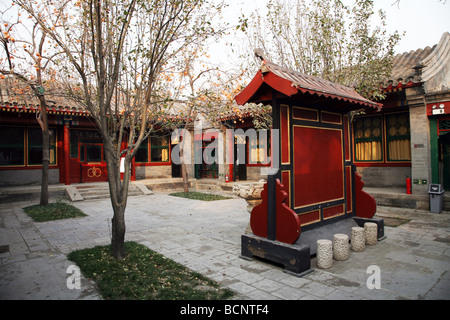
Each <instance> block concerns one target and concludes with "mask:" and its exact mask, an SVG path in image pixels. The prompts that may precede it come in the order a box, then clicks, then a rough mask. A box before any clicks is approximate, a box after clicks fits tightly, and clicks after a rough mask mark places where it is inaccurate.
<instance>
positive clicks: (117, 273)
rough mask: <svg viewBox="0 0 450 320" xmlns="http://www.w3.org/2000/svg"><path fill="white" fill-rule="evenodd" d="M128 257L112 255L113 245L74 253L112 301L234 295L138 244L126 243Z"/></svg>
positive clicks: (70, 256)
mask: <svg viewBox="0 0 450 320" xmlns="http://www.w3.org/2000/svg"><path fill="white" fill-rule="evenodd" d="M125 248H126V252H127V257H126V258H125V259H123V260H117V259H115V258H113V257H112V256H111V246H109V245H108V246H98V247H95V248H90V249H83V250H78V251H74V252H72V253H70V254H69V256H68V258H69V260H71V261H73V262H75V263H76V264H77V265H78V266H79V267H80V269H81V272H82V273H83V274H84V276H85V277H87V278H89V279H92V280H94V281H95V283H96V284H97V286H98V288H99V291H100V293H101V295H102V296H103V298H104V299H111V300H186V299H190V300H191V299H192V300H217V299H227V298H230V297H232V296H233V295H234V292H233V291H231V290H229V289H224V288H221V287H220V286H219V284H218V283H216V282H214V281H212V280H210V279H208V278H206V277H204V276H203V275H201V274H199V273H196V272H192V271H191V270H189V269H188V268H186V267H185V266H183V265H181V264H178V263H176V262H174V261H172V260H170V259H168V258H166V257H164V256H163V255H161V254H159V253H157V252H154V251H153V250H150V249H149V248H147V247H146V246H144V245H141V244H138V243H135V242H126V243H125Z"/></svg>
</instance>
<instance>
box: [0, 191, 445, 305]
mask: <svg viewBox="0 0 450 320" xmlns="http://www.w3.org/2000/svg"><path fill="white" fill-rule="evenodd" d="M29 204H30V203H29V202H20V203H19V202H18V203H14V204H13V205H12V204H11V203H7V204H0V235H1V236H0V240H1V241H3V242H7V243H5V244H9V245H10V246H11V250H10V251H8V252H5V253H0V299H52V300H57V299H69V300H81V299H100V296H99V295H98V294H97V292H96V290H95V287H94V286H93V284H92V283H90V282H89V281H88V280H87V279H84V278H83V279H82V286H81V289H80V290H77V289H72V290H70V289H68V288H67V285H66V281H67V278H68V276H69V275H68V274H67V268H68V267H69V266H70V265H71V262H70V261H68V260H67V258H66V256H67V254H68V253H70V252H71V251H73V250H77V249H82V248H87V247H92V246H96V245H104V244H108V243H109V242H110V227H111V217H112V209H111V204H110V200H109V199H103V200H91V201H83V202H76V203H73V205H75V206H76V207H78V208H80V209H81V210H83V211H84V212H85V213H86V214H87V215H88V216H87V217H83V218H76V219H68V220H61V221H52V222H41V223H36V222H33V221H31V219H30V218H29V217H28V216H27V215H26V214H25V213H24V212H23V210H22V209H21V208H22V207H24V206H26V205H29ZM246 207H247V204H246V202H245V201H244V200H243V199H229V200H221V201H215V202H202V201H196V200H189V199H183V198H177V197H173V196H169V195H168V194H164V193H155V194H153V195H146V196H136V197H130V198H129V200H128V207H127V211H126V227H127V233H126V240H127V241H131V240H132V241H137V242H139V243H142V244H144V245H146V246H148V247H149V248H150V249H152V250H155V251H157V252H160V253H162V254H164V255H165V256H167V257H168V258H170V259H173V260H175V261H177V262H179V263H182V264H184V265H186V266H187V267H189V268H191V269H192V270H194V271H197V272H200V273H202V274H204V275H206V276H208V277H209V278H211V279H213V280H216V281H219V282H221V283H222V285H224V286H227V287H229V288H231V289H233V290H235V291H236V292H237V294H238V295H237V297H236V299H244V300H267V299H268V300H316V299H318V300H319V299H329V300H335V299H352V300H380V299H382V300H385V299H387V300H393V299H414V300H415V299H444V300H447V299H449V298H450V287H449V284H450V274H449V270H450V250H449V248H450V247H449V241H448V239H450V214H448V213H442V214H431V213H429V212H426V211H420V210H407V209H392V208H385V207H379V208H378V213H377V214H379V215H380V216H383V215H384V216H390V217H394V218H395V217H403V218H404V217H407V218H408V220H409V222H406V223H404V224H401V225H399V226H397V227H386V228H385V234H386V236H387V238H386V239H385V240H383V241H381V242H379V243H378V244H377V245H375V246H366V250H365V251H364V252H358V253H356V252H351V253H350V258H349V259H348V260H347V261H334V263H333V266H332V267H331V268H330V269H326V270H323V269H318V268H317V267H316V262H315V258H313V259H312V263H311V265H312V267H313V268H314V272H312V273H310V274H308V275H306V276H304V277H302V278H298V277H295V276H292V275H290V274H287V273H285V272H283V269H282V268H281V267H280V266H276V265H273V264H271V263H268V262H265V261H261V260H258V259H254V260H251V261H248V260H244V259H242V258H240V237H241V235H242V233H243V232H244V230H245V229H246V227H247V224H248V219H249V214H248V212H247V210H246ZM1 241H0V242H1ZM0 244H3V243H0ZM371 265H376V266H379V268H380V271H381V288H380V289H369V288H368V287H367V283H366V282H367V279H368V277H369V276H370V275H371V274H369V273H367V268H368V267H369V266H371Z"/></svg>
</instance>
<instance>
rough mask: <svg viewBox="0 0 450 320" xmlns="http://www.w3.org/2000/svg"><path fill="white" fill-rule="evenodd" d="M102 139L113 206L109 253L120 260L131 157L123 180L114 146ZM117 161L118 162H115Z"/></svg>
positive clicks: (122, 256)
mask: <svg viewBox="0 0 450 320" xmlns="http://www.w3.org/2000/svg"><path fill="white" fill-rule="evenodd" d="M106 140H107V139H103V141H104V146H105V156H106V166H107V171H108V183H109V193H110V196H111V205H112V208H113V212H114V214H113V218H112V226H111V255H112V256H113V257H114V258H116V259H118V260H122V259H124V258H125V257H126V251H125V231H126V227H125V209H126V206H127V197H128V185H129V181H130V167H131V159H128V160H126V161H125V172H124V176H123V181H121V179H120V159H119V160H118V161H116V160H115V158H114V156H113V152H114V147H111V145H110V143H109V142H107V141H106ZM116 162H118V163H116Z"/></svg>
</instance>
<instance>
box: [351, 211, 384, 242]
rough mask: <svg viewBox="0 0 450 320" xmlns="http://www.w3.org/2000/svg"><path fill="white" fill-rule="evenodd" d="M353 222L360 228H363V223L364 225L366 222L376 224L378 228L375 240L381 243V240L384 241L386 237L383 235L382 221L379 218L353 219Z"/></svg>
mask: <svg viewBox="0 0 450 320" xmlns="http://www.w3.org/2000/svg"><path fill="white" fill-rule="evenodd" d="M353 220H355V222H356V223H357V224H358V226H360V227H364V223H366V222H374V223H376V224H377V227H378V234H377V240H378V241H381V240H384V239H386V236H385V235H384V219H381V218H360V217H353Z"/></svg>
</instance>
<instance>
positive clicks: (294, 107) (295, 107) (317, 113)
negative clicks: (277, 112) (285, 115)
mask: <svg viewBox="0 0 450 320" xmlns="http://www.w3.org/2000/svg"><path fill="white" fill-rule="evenodd" d="M292 108H293V109H292V118H293V119H297V120H306V121H314V122H319V110H315V109H310V108H304V107H297V106H292ZM294 109H303V110H308V111H313V112H315V113H316V120H311V119H307V118H298V117H295V116H294Z"/></svg>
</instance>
